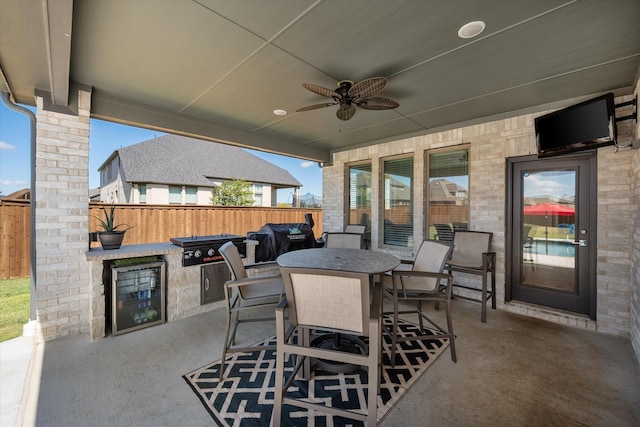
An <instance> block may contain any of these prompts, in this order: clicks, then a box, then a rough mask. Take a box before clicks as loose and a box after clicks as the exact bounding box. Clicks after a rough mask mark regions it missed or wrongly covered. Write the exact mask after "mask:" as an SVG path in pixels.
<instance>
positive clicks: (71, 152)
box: [32, 90, 91, 340]
mask: <svg viewBox="0 0 640 427" xmlns="http://www.w3.org/2000/svg"><path fill="white" fill-rule="evenodd" d="M70 96H72V97H73V96H76V93H72V94H71V95H70ZM77 97H78V98H77V114H76V115H73V114H64V113H59V112H54V111H49V110H45V107H44V104H45V100H44V99H43V98H42V97H40V96H36V104H37V107H38V112H37V120H38V124H37V138H36V156H35V157H36V160H35V161H36V164H35V165H33V166H32V167H35V170H36V183H35V189H36V200H32V203H35V219H32V220H34V221H35V232H36V239H35V241H36V260H35V270H36V277H37V282H36V296H37V314H38V321H39V323H40V326H41V330H42V335H43V338H44V339H45V340H51V339H54V338H58V337H62V336H66V335H74V334H81V333H87V332H89V315H90V306H89V301H90V300H89V292H90V289H89V274H90V271H89V268H87V260H86V256H85V252H86V251H87V247H88V230H89V167H88V166H89V113H90V105H91V93H90V92H86V91H83V90H79V91H77ZM72 101H73V102H72V104H74V105H75V104H76V102H75V101H76V100H75V99H73V100H72Z"/></svg>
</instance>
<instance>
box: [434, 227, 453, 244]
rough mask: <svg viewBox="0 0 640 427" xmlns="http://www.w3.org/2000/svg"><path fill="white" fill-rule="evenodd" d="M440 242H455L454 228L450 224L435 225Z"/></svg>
mask: <svg viewBox="0 0 640 427" xmlns="http://www.w3.org/2000/svg"><path fill="white" fill-rule="evenodd" d="M434 226H435V227H436V234H437V237H438V240H442V241H443V242H451V241H452V240H453V228H451V226H450V225H449V224H434Z"/></svg>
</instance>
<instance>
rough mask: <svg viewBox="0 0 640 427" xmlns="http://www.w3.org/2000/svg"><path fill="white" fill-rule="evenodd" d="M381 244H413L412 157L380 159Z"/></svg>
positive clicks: (407, 245)
mask: <svg viewBox="0 0 640 427" xmlns="http://www.w3.org/2000/svg"><path fill="white" fill-rule="evenodd" d="M382 173H383V176H384V181H383V183H382V193H383V195H382V197H383V200H382V201H383V203H382V207H383V209H384V214H383V215H382V217H383V219H384V223H383V226H382V232H383V243H384V244H385V245H392V246H405V247H413V157H403V158H394V159H389V160H384V161H383V162H382Z"/></svg>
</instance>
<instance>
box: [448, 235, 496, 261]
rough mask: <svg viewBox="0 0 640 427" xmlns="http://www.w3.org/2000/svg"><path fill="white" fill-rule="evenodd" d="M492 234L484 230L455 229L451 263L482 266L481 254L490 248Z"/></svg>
mask: <svg viewBox="0 0 640 427" xmlns="http://www.w3.org/2000/svg"><path fill="white" fill-rule="evenodd" d="M492 235H493V233H490V232H486V231H456V233H455V234H454V236H453V244H454V248H453V253H452V254H451V264H455V265H459V266H465V267H469V268H482V254H483V253H485V252H489V251H490V250H491V236H492Z"/></svg>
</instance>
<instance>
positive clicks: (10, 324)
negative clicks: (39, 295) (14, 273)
mask: <svg viewBox="0 0 640 427" xmlns="http://www.w3.org/2000/svg"><path fill="white" fill-rule="evenodd" d="M29 298H30V297H29V278H28V277H21V278H18V279H5V280H0V342H3V341H7V340H10V339H12V338H16V337H19V336H20V335H22V326H23V325H25V324H26V323H27V322H28V321H29V308H30V307H29Z"/></svg>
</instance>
